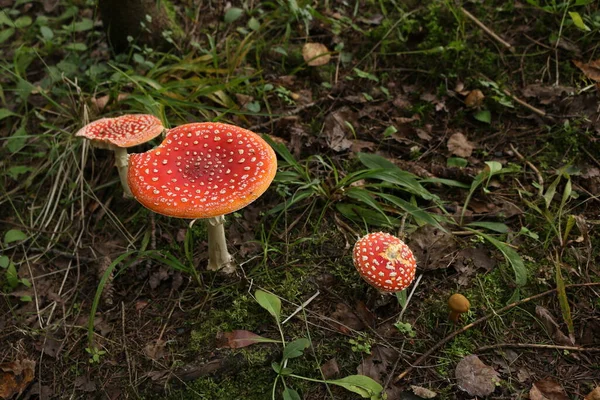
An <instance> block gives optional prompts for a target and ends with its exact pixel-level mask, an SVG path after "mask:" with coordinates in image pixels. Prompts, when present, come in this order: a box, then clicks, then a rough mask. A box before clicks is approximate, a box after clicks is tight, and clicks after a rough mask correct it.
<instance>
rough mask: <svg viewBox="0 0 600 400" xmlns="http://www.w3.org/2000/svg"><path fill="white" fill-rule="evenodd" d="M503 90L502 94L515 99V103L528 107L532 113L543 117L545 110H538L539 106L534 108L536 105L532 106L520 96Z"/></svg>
mask: <svg viewBox="0 0 600 400" xmlns="http://www.w3.org/2000/svg"><path fill="white" fill-rule="evenodd" d="M503 92H504V94H506V95H507V96H509V97H510V98H511V99H513V100H514V101H516V102H517V103H519V104H520V105H522V106H523V107H525V108H528V109H530V110H531V111H533V112H534V113H536V114H537V115H539V116H540V117H545V116H546V111H544V110H540V109H539V108H536V107H534V106H532V105H531V104H529V103H527V102H525V101H523V100H521V99H520V98H518V97H517V96H515V95H514V94H512V93H511V92H509V91H508V90H506V89H504V90H503Z"/></svg>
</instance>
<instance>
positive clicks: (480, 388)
mask: <svg viewBox="0 0 600 400" xmlns="http://www.w3.org/2000/svg"><path fill="white" fill-rule="evenodd" d="M454 373H455V376H456V380H457V384H458V387H459V389H460V390H462V391H465V392H467V393H469V394H470V395H471V396H489V395H490V394H492V393H493V392H494V390H496V383H498V382H500V378H499V377H498V373H497V372H496V371H495V370H494V369H493V368H492V367H490V366H488V365H486V364H484V363H483V361H481V360H480V359H479V357H477V356H476V355H474V354H471V355H469V356H466V357H465V358H463V359H462V360H460V361H459V363H458V364H457V365H456V370H455V372H454Z"/></svg>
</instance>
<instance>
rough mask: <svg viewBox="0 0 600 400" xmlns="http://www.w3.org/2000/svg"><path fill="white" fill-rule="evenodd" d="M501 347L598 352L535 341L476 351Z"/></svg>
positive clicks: (485, 349) (479, 349) (588, 348)
mask: <svg viewBox="0 0 600 400" xmlns="http://www.w3.org/2000/svg"><path fill="white" fill-rule="evenodd" d="M502 347H516V348H523V349H526V348H531V349H552V350H568V351H587V352H589V353H595V352H599V351H600V348H599V347H587V348H586V347H579V346H558V345H554V344H537V343H498V344H494V345H491V346H483V347H480V348H478V349H477V350H476V352H483V351H488V350H495V349H500V348H502Z"/></svg>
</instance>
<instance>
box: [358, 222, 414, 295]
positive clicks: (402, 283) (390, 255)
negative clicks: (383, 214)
mask: <svg viewBox="0 0 600 400" xmlns="http://www.w3.org/2000/svg"><path fill="white" fill-rule="evenodd" d="M352 258H353V260H354V266H355V267H356V269H357V270H358V273H359V274H360V276H361V277H362V278H363V279H364V280H366V281H367V282H368V283H369V284H370V285H372V286H374V287H376V288H377V289H379V290H382V291H384V292H398V291H400V290H402V289H405V288H406V287H408V285H410V284H411V282H412V281H413V279H414V278H415V271H416V268H417V262H416V261H415V257H414V256H413V253H412V251H411V250H410V248H409V247H408V246H407V245H406V244H405V243H404V242H403V241H402V240H400V239H398V238H397V237H395V236H392V235H390V234H389V233H384V232H376V233H369V234H368V235H366V236H364V237H362V238H361V239H360V240H359V241H358V242H356V244H355V245H354V251H353V257H352Z"/></svg>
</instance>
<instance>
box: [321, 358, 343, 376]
mask: <svg viewBox="0 0 600 400" xmlns="http://www.w3.org/2000/svg"><path fill="white" fill-rule="evenodd" d="M321 372H323V376H324V377H325V379H331V378H335V377H336V376H338V375H339V373H340V367H339V365H338V363H337V360H336V359H335V358H332V359H331V360H329V361H327V362H326V363H325V364H323V365H321Z"/></svg>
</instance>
